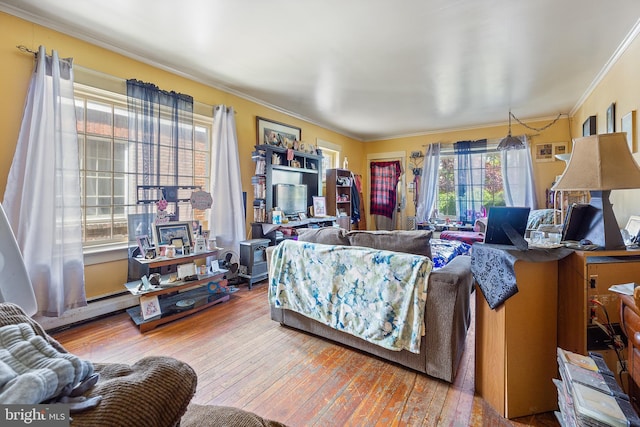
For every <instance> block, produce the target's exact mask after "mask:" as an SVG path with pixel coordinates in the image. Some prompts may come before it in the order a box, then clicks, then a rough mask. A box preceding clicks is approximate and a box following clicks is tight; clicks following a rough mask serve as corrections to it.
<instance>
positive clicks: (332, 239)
mask: <svg viewBox="0 0 640 427" xmlns="http://www.w3.org/2000/svg"><path fill="white" fill-rule="evenodd" d="M298 241H300V242H310V243H320V244H323V245H342V246H349V239H347V236H346V232H345V230H344V229H343V228H336V227H323V228H301V229H298Z"/></svg>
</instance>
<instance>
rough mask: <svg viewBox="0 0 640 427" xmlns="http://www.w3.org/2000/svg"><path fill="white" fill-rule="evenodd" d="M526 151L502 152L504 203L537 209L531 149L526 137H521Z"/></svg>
mask: <svg viewBox="0 0 640 427" xmlns="http://www.w3.org/2000/svg"><path fill="white" fill-rule="evenodd" d="M520 138H522V139H523V142H524V145H525V147H526V149H523V150H504V151H502V162H501V164H502V179H503V180H504V201H505V204H506V205H507V206H527V207H530V208H531V209H537V208H538V202H537V199H536V188H535V183H534V180H533V162H532V160H531V149H530V147H529V141H528V140H527V137H526V136H521V137H520Z"/></svg>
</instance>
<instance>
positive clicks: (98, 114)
mask: <svg viewBox="0 0 640 427" xmlns="http://www.w3.org/2000/svg"><path fill="white" fill-rule="evenodd" d="M74 89H75V105H76V119H77V130H78V144H79V146H80V147H79V151H80V182H81V198H82V200H81V208H82V230H83V244H84V246H85V247H88V246H97V245H109V244H122V243H126V242H127V241H128V236H129V228H128V222H127V220H128V216H129V215H130V214H136V213H145V212H147V211H148V210H149V207H148V206H140V205H138V204H137V189H136V186H135V183H136V182H139V180H138V179H136V177H135V176H132V175H135V174H137V171H135V170H133V171H131V170H130V168H129V160H130V159H129V147H128V111H127V97H126V95H124V94H119V93H116V92H111V91H106V90H102V89H97V88H94V87H90V86H85V85H81V84H78V83H76V84H75V87H74ZM211 130H212V120H211V118H210V117H206V116H203V115H199V114H194V115H193V139H194V141H193V144H189V145H188V147H187V148H185V149H184V150H185V151H186V152H187V156H186V160H185V162H187V163H189V164H190V167H189V168H187V169H188V171H187V173H186V175H188V176H183V175H181V177H180V182H193V184H191V185H197V186H202V188H203V189H207V188H209V176H210V165H209V159H210V150H211ZM181 148H182V147H181ZM169 166H170V165H168V164H166V165H162V164H161V165H160V169H166V170H169V169H170V168H169ZM184 171H185V169H184V168H181V174H185V172H184ZM179 209H180V213H181V217H183V218H184V217H190V216H191V217H192V218H193V219H199V220H203V219H204V212H191V205H190V204H189V203H184V204H183V205H181V206H179ZM153 211H155V210H153ZM199 215H200V216H202V218H199V217H198V216H199Z"/></svg>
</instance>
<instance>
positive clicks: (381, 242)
mask: <svg viewBox="0 0 640 427" xmlns="http://www.w3.org/2000/svg"><path fill="white" fill-rule="evenodd" d="M432 234H433V232H432V231H431V230H393V231H382V230H380V231H350V232H348V233H347V238H348V239H349V243H350V244H351V246H365V247H367V248H374V249H381V250H386V251H395V252H405V253H409V254H414V255H423V256H427V257H429V258H431V245H430V243H429V242H430V240H431V236H432Z"/></svg>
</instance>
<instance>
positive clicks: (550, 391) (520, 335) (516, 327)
mask: <svg viewBox="0 0 640 427" xmlns="http://www.w3.org/2000/svg"><path fill="white" fill-rule="evenodd" d="M503 248H509V247H508V246H504V247H503ZM483 249H492V250H494V251H495V250H496V249H500V246H498V245H484V244H478V243H476V244H474V245H473V250H472V254H471V261H472V271H474V269H476V268H478V267H477V266H476V267H474V261H476V262H477V259H475V260H474V258H477V257H479V256H482V251H483ZM554 251H555V252H554ZM570 253H571V251H568V250H566V249H560V250H550V251H544V250H539V249H533V250H529V251H526V252H520V251H517V250H513V249H505V250H504V251H503V255H504V257H505V258H506V257H509V260H508V264H511V265H512V266H513V278H514V279H515V282H516V283H517V291H516V292H515V293H511V296H510V297H508V298H506V299H505V300H504V301H502V302H498V303H496V302H495V301H494V306H495V309H492V308H491V307H489V304H488V303H487V301H486V300H485V298H484V297H483V295H484V294H483V291H482V289H481V286H480V285H479V284H476V289H477V290H478V293H477V295H476V373H475V389H476V392H477V393H478V394H479V395H480V396H482V398H483V399H484V400H485V401H487V403H489V404H490V405H491V406H492V407H493V408H494V409H495V410H496V411H497V412H498V413H499V414H500V415H502V416H503V417H505V418H516V417H522V416H525V415H531V414H537V413H542V412H549V411H553V410H555V409H557V407H558V402H557V392H556V388H555V385H554V384H553V382H552V381H551V379H552V378H557V377H558V371H557V362H556V347H557V344H556V341H557V340H556V337H557V325H556V321H557V306H558V305H557V294H558V258H561V257H564V256H566V255H568V254H570ZM494 254H497V255H496V256H499V252H494ZM524 254H528V255H530V256H529V259H528V260H526V259H524V257H525V255H524ZM493 269H494V270H498V268H497V266H496V265H493ZM474 276H476V272H475V271H474ZM476 280H478V276H476ZM492 280H495V279H492ZM485 285H486V284H485Z"/></svg>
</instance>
